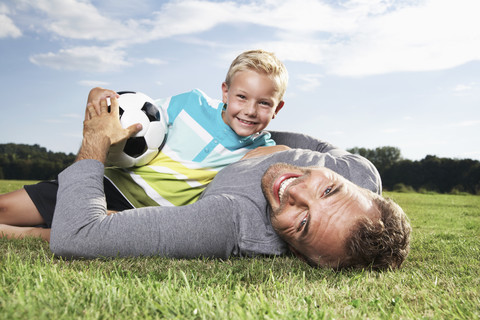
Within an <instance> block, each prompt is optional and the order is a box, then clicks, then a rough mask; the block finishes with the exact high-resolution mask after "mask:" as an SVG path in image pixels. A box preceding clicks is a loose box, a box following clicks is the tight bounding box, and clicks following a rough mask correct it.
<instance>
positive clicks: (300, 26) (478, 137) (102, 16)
mask: <svg viewBox="0 0 480 320" xmlns="http://www.w3.org/2000/svg"><path fill="white" fill-rule="evenodd" d="M479 12H480V1H478V0H455V1H452V0H401V1H400V0H399V1H395V0H291V1H285V0H254V1H249V0H240V1H221V0H205V1H199V0H186V1H157V0H136V1H118V0H6V1H5V0H0V107H1V109H0V110H1V115H0V143H10V142H13V143H25V144H39V145H40V146H42V147H45V148H47V149H48V150H51V151H55V152H66V153H76V152H77V151H78V148H79V146H80V143H81V139H82V126H83V124H82V122H83V115H84V110H85V104H86V99H87V95H88V92H89V91H90V89H91V88H93V87H96V86H101V87H104V88H108V89H113V90H117V91H121V90H130V91H140V92H143V93H145V94H147V95H149V96H150V97H152V98H154V99H156V98H161V97H168V96H172V95H175V94H179V93H182V92H185V91H189V90H191V89H194V88H200V89H202V90H203V91H204V92H206V93H207V94H208V95H209V96H210V97H212V98H217V99H219V98H220V97H221V84H222V82H223V81H224V79H225V75H226V72H227V70H228V67H229V65H230V63H231V61H232V60H233V59H234V58H235V57H236V56H237V55H238V54H240V53H241V52H243V51H245V50H250V49H264V50H268V51H272V52H275V54H276V55H277V56H278V57H279V58H280V59H281V60H282V61H283V62H284V63H285V65H286V67H287V69H288V71H289V85H288V88H287V93H286V95H285V97H284V101H285V107H284V108H283V109H282V110H281V112H280V113H279V114H278V116H277V117H276V118H275V119H274V120H272V122H271V123H270V125H269V127H268V128H269V129H271V130H284V131H296V132H303V133H306V134H309V135H312V136H314V137H317V138H320V139H322V140H326V141H328V142H330V143H332V144H334V145H336V146H338V147H341V148H345V149H347V148H353V147H364V148H369V149H373V148H376V147H383V146H393V147H397V148H399V149H400V151H401V155H402V157H403V158H405V159H410V160H420V159H423V158H424V157H425V156H427V155H435V156H438V157H448V158H455V159H465V158H470V159H476V160H480V19H478V13H479Z"/></svg>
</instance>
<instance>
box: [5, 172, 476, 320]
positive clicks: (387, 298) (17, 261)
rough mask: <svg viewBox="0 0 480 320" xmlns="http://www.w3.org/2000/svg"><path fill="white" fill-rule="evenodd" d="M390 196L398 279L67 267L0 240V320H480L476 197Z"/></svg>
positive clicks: (43, 252) (220, 266)
mask: <svg viewBox="0 0 480 320" xmlns="http://www.w3.org/2000/svg"><path fill="white" fill-rule="evenodd" d="M7 183H8V185H7ZM22 185H23V182H18V183H17V182H11V181H8V182H7V181H0V191H1V192H2V193H3V192H6V191H9V190H13V189H15V188H18V187H19V186H22ZM388 195H389V196H390V197H392V198H394V199H395V200H396V201H397V202H398V203H399V204H400V205H401V206H402V207H403V208H404V209H405V211H406V212H407V214H408V215H409V217H410V219H411V223H412V226H413V240H412V249H411V253H410V256H409V257H408V259H407V261H406V263H405V265H404V267H403V268H402V269H401V270H399V271H395V272H390V271H387V272H381V273H378V272H371V271H356V272H354V271H348V272H345V271H344V272H333V271H331V270H325V269H313V268H310V267H308V266H307V265H305V264H303V263H302V262H299V261H297V260H296V259H295V258H292V257H282V258H256V259H231V260H228V261H218V260H169V259H162V258H131V259H108V260H105V259H97V260H71V261H65V260H62V259H60V258H57V257H54V256H53V255H52V253H51V252H50V251H49V248H48V245H47V244H46V243H44V242H42V241H40V240H35V239H27V240H6V239H0V269H1V271H0V319H72V318H80V317H81V318H83V319H110V318H115V319H162V318H175V319H367V318H369V319H479V318H480V196H465V195H424V194H414V193H388Z"/></svg>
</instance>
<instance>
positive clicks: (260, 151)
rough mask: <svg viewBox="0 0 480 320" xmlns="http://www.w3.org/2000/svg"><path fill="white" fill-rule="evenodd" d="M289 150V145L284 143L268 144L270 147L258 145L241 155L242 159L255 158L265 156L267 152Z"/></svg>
mask: <svg viewBox="0 0 480 320" xmlns="http://www.w3.org/2000/svg"><path fill="white" fill-rule="evenodd" d="M285 150H290V147H288V146H285V145H277V146H270V147H258V148H256V149H253V150H250V151H248V152H247V154H246V155H244V156H243V158H242V160H244V159H250V158H257V157H261V156H266V155H268V154H272V153H276V152H280V151H285Z"/></svg>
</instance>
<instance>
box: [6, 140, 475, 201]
mask: <svg viewBox="0 0 480 320" xmlns="http://www.w3.org/2000/svg"><path fill="white" fill-rule="evenodd" d="M348 151H350V152H352V153H356V154H360V155H362V156H364V157H365V158H367V159H369V160H370V161H371V162H372V163H373V164H374V165H375V166H376V167H377V169H378V171H379V172H380V175H381V177H382V183H383V188H384V189H385V190H394V191H405V190H406V191H408V190H412V191H413V190H414V191H420V192H421V191H434V192H439V193H459V192H467V193H471V194H479V195H480V161H477V160H471V159H450V158H439V157H436V156H431V155H428V156H426V157H425V158H424V159H422V160H419V161H412V160H408V159H403V158H402V156H401V152H400V149H398V148H396V147H390V146H386V147H378V148H375V149H366V148H358V147H355V148H352V149H349V150H348ZM74 161H75V155H74V154H72V153H70V154H65V153H63V152H52V151H48V150H47V149H45V148H43V147H40V146H39V145H38V144H35V145H26V144H15V143H8V144H0V179H16V180H50V179H56V177H57V175H58V173H60V171H62V170H63V169H65V168H66V167H68V166H69V165H70V164H72V163H73V162H74Z"/></svg>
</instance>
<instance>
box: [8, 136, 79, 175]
mask: <svg viewBox="0 0 480 320" xmlns="http://www.w3.org/2000/svg"><path fill="white" fill-rule="evenodd" d="M74 161H75V155H74V154H73V153H70V154H65V153H63V152H52V151H47V149H45V148H43V147H40V146H39V145H38V144H35V145H27V144H15V143H7V144H0V179H16V180H51V179H56V177H57V175H58V174H59V173H60V171H62V170H63V169H64V168H66V167H68V166H69V165H70V164H72V163H73V162H74Z"/></svg>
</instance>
